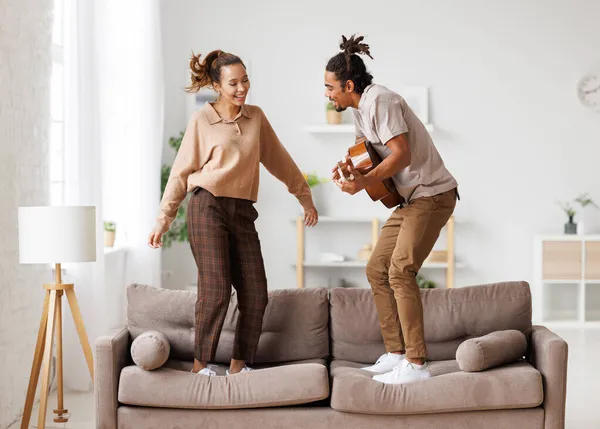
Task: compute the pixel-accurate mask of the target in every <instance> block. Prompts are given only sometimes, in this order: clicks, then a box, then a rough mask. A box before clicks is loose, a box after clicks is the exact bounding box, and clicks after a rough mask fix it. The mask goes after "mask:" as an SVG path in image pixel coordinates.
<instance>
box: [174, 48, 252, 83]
mask: <svg viewBox="0 0 600 429" xmlns="http://www.w3.org/2000/svg"><path fill="white" fill-rule="evenodd" d="M201 56H202V55H201V54H198V55H195V54H194V52H192V57H191V58H190V78H191V83H190V84H189V85H188V86H187V87H186V88H185V90H186V91H187V92H198V91H199V90H201V89H202V88H206V87H208V88H213V85H214V84H215V83H219V81H220V80H221V69H222V68H223V67H225V66H231V65H233V64H241V65H242V66H243V67H244V68H246V66H245V65H244V62H243V61H242V59H241V58H240V57H238V56H237V55H233V54H230V53H228V52H223V51H221V50H220V49H217V50H214V51H212V52H211V53H209V54H208V55H206V56H205V57H204V61H202V62H200V57H201Z"/></svg>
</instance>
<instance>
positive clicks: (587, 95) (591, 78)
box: [577, 72, 600, 112]
mask: <svg viewBox="0 0 600 429" xmlns="http://www.w3.org/2000/svg"><path fill="white" fill-rule="evenodd" d="M577 96H578V97H579V101H581V103H582V104H583V105H584V106H585V107H589V108H590V109H595V110H597V111H599V112H600V72H597V73H588V74H586V75H585V76H583V77H582V78H581V80H580V81H579V82H577Z"/></svg>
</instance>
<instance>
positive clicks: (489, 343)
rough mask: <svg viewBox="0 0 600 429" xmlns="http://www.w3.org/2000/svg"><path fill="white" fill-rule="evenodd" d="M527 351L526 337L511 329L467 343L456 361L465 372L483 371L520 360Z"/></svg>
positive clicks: (457, 351)
mask: <svg viewBox="0 0 600 429" xmlns="http://www.w3.org/2000/svg"><path fill="white" fill-rule="evenodd" d="M526 351H527V339H526V338H525V335H523V333H522V332H521V331H517V330H514V329H509V330H506V331H496V332H492V333H490V334H487V335H484V336H483V337H477V338H471V339H470V340H467V341H465V342H464V343H462V344H461V345H460V346H458V350H456V361H457V362H458V366H460V369H462V370H463V371H467V372H474V371H483V370H485V369H488V368H493V367H495V366H499V365H503V364H506V363H510V362H514V361H516V360H519V359H521V358H522V357H523V356H525V352H526Z"/></svg>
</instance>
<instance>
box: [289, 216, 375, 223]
mask: <svg viewBox="0 0 600 429" xmlns="http://www.w3.org/2000/svg"><path fill="white" fill-rule="evenodd" d="M300 217H302V216H300ZM297 219H298V218H297V217H295V218H292V219H290V221H292V222H296V220H297ZM373 219H374V218H373V217H350V216H349V217H336V216H319V223H321V222H328V223H371V222H373ZM380 220H381V219H380Z"/></svg>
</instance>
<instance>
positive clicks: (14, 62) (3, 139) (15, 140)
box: [0, 0, 52, 428]
mask: <svg viewBox="0 0 600 429" xmlns="http://www.w3.org/2000/svg"><path fill="white" fill-rule="evenodd" d="M27 3H28V5H27V7H23V2H22V1H20V0H8V1H6V2H3V3H2V13H1V14H0V58H2V60H1V61H0V167H1V168H0V231H2V240H0V368H2V370H1V371H0V428H6V427H8V425H9V424H10V423H12V422H13V421H14V420H15V419H16V418H17V417H18V416H19V414H20V413H21V412H22V409H23V404H24V402H25V393H26V391H27V384H28V382H29V373H30V371H31V361H32V359H33V351H34V346H35V341H36V339H37V331H38V328H39V323H40V317H41V314H42V303H43V300H44V289H43V288H42V284H43V283H44V282H47V281H48V280H49V279H52V277H51V275H52V274H51V272H50V269H49V268H47V267H43V266H37V265H19V253H18V232H17V208H18V207H19V206H22V205H42V204H46V203H47V202H48V201H47V200H48V145H49V143H48V141H49V133H48V128H49V120H50V109H49V108H50V102H49V100H50V90H49V87H50V78H49V75H50V73H49V72H50V50H49V48H50V35H51V14H50V11H51V2H50V1H48V0H36V1H29V2H27ZM32 65H33V66H32Z"/></svg>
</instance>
